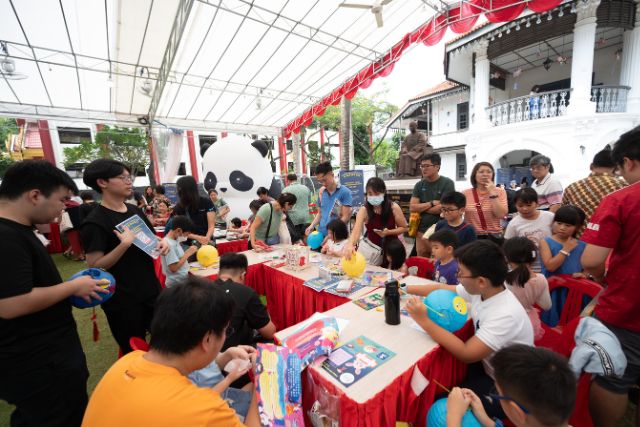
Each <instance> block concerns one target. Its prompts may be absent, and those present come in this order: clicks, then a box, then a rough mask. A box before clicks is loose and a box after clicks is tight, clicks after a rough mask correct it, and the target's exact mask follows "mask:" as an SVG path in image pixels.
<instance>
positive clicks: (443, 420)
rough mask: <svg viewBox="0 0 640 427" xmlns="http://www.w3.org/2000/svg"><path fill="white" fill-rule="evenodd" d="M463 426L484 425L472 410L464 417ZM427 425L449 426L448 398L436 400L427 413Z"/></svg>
mask: <svg viewBox="0 0 640 427" xmlns="http://www.w3.org/2000/svg"><path fill="white" fill-rule="evenodd" d="M460 425H461V426H462V427H482V426H481V424H480V422H478V419H477V418H476V417H475V416H474V415H473V413H472V412H471V411H467V412H466V413H465V414H464V416H463V417H462V423H461V424H460ZM427 427H447V398H446V397H445V398H444V399H440V400H436V401H435V402H433V405H431V409H429V413H428V414H427Z"/></svg>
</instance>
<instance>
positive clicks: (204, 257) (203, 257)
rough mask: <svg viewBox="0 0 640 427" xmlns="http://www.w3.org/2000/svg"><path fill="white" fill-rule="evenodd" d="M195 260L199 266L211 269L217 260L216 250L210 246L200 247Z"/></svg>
mask: <svg viewBox="0 0 640 427" xmlns="http://www.w3.org/2000/svg"><path fill="white" fill-rule="evenodd" d="M196 259H197V260H198V263H200V265H201V266H203V267H211V266H212V265H213V264H215V263H217V262H218V260H219V258H218V250H217V249H216V248H214V247H213V246H211V245H202V246H201V247H200V249H198V252H197V253H196Z"/></svg>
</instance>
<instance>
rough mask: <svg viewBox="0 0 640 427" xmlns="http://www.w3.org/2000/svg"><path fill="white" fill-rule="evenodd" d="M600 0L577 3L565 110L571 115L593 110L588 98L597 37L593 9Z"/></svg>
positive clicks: (584, 113) (593, 104)
mask: <svg viewBox="0 0 640 427" xmlns="http://www.w3.org/2000/svg"><path fill="white" fill-rule="evenodd" d="M599 5H600V0H587V1H586V2H584V1H581V2H578V4H577V15H578V16H577V18H576V24H575V26H574V28H573V56H572V58H571V89H572V91H571V99H570V101H569V107H568V108H567V112H568V113H569V114H571V115H586V114H595V112H596V104H595V102H591V82H592V76H593V54H594V49H595V41H596V26H597V22H596V21H597V17H596V12H597V10H598V6H599Z"/></svg>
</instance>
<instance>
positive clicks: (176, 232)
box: [161, 216, 198, 288]
mask: <svg viewBox="0 0 640 427" xmlns="http://www.w3.org/2000/svg"><path fill="white" fill-rule="evenodd" d="M194 230H195V226H194V225H193V222H192V221H191V220H190V219H189V218H187V217H186V216H175V217H173V220H172V221H171V231H169V233H167V235H166V236H165V237H166V241H167V242H168V243H169V252H167V254H166V255H163V256H162V260H161V261H162V273H164V275H165V276H167V279H166V281H165V286H166V287H167V288H170V287H172V286H173V285H175V284H176V283H178V282H180V281H182V280H183V279H186V278H187V276H188V275H189V263H188V262H187V260H188V259H189V257H190V256H191V255H193V254H195V253H196V252H197V251H198V247H197V246H195V245H193V246H189V248H188V249H187V250H186V251H184V250H183V249H182V246H180V243H182V242H184V241H186V240H187V235H188V234H189V233H191V232H192V231H194Z"/></svg>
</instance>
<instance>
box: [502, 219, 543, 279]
mask: <svg viewBox="0 0 640 427" xmlns="http://www.w3.org/2000/svg"><path fill="white" fill-rule="evenodd" d="M538 212H539V213H540V215H538V218H536V219H524V218H522V217H521V216H520V215H516V216H515V217H513V219H512V220H511V221H510V222H509V225H507V229H506V230H505V232H504V237H505V239H511V238H513V237H526V238H528V239H529V240H531V241H532V242H533V244H534V245H536V250H537V251H538V253H537V255H536V262H535V263H534V264H533V270H534V271H535V272H536V273H539V272H540V271H541V268H540V241H541V240H543V239H544V238H545V237H550V236H551V227H552V225H553V218H554V214H553V213H551V212H549V211H538Z"/></svg>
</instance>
